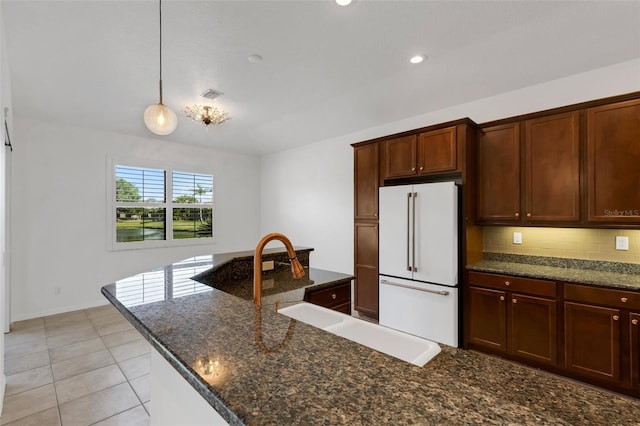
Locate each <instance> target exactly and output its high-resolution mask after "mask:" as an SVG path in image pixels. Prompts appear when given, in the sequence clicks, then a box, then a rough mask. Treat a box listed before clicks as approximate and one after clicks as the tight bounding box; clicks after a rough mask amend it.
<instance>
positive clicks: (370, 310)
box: [354, 222, 378, 319]
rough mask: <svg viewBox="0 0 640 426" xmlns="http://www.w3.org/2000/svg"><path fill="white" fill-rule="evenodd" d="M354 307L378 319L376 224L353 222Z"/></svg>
mask: <svg viewBox="0 0 640 426" xmlns="http://www.w3.org/2000/svg"><path fill="white" fill-rule="evenodd" d="M354 245H355V262H354V263H355V267H354V272H355V276H356V279H355V285H354V299H355V300H354V302H355V303H354V309H355V310H356V311H358V312H359V313H362V314H364V315H366V316H369V317H372V318H375V319H378V224H377V223H373V222H360V223H358V222H356V224H355V241H354Z"/></svg>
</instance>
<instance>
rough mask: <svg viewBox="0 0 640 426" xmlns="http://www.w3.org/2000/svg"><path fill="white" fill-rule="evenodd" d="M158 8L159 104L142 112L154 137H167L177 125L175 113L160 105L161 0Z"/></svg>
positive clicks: (145, 122)
mask: <svg viewBox="0 0 640 426" xmlns="http://www.w3.org/2000/svg"><path fill="white" fill-rule="evenodd" d="M158 3H159V6H160V102H159V103H157V104H155V105H149V106H148V107H147V109H145V110H144V124H145V125H146V126H147V128H148V129H149V130H150V131H151V132H153V133H155V134H156V135H161V136H164V135H169V134H171V133H173V131H174V130H175V129H176V126H177V125H178V117H177V116H176V113H175V112H173V111H172V110H171V109H170V108H168V107H167V106H165V105H164V104H163V103H162V0H158Z"/></svg>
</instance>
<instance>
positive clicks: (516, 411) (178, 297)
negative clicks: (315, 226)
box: [102, 254, 640, 425]
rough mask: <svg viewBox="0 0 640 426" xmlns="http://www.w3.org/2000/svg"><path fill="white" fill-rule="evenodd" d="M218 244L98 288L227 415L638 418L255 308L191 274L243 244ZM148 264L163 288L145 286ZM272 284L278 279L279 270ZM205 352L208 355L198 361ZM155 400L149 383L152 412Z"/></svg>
mask: <svg viewBox="0 0 640 426" xmlns="http://www.w3.org/2000/svg"><path fill="white" fill-rule="evenodd" d="M215 256H217V258H216V257H215ZM215 256H213V257H212V256H203V257H198V258H194V259H192V260H189V261H182V262H177V263H175V264H173V265H168V266H166V267H164V268H159V269H158V270H156V271H151V272H150V273H148V274H147V277H148V278H145V276H144V275H145V274H141V275H140V276H137V277H132V278H130V279H128V280H122V281H120V282H118V283H115V284H111V285H108V286H105V287H104V288H103V290H102V292H103V294H104V295H105V296H106V297H107V298H108V299H109V301H111V303H113V304H114V305H115V307H116V308H117V309H118V310H119V311H120V312H121V313H122V314H123V315H124V316H125V317H126V318H127V319H128V320H129V321H130V322H131V323H132V324H133V325H134V327H136V329H138V331H140V332H141V333H142V335H143V336H144V337H145V338H146V339H147V340H148V341H149V342H150V343H151V345H152V346H153V348H154V349H155V350H156V351H157V352H158V353H159V354H160V355H161V356H162V357H164V359H166V361H168V363H169V364H170V365H171V366H172V367H173V368H174V369H175V370H176V371H177V372H178V373H179V374H180V376H181V377H182V378H184V380H186V381H187V382H188V383H189V384H190V385H191V386H192V387H193V389H195V391H196V392H197V393H198V394H199V396H200V397H202V398H203V399H204V401H206V402H207V403H208V404H209V405H210V406H211V407H213V408H214V409H215V410H216V411H217V412H218V413H220V415H221V416H222V417H223V418H224V419H225V421H227V422H228V423H230V424H233V425H235V424H249V425H271V424H272V425H284V424H349V425H372V424H375V425H380V424H394V425H397V424H451V423H456V424H478V423H485V424H505V423H512V424H531V423H538V424H631V423H634V422H636V421H637V419H638V418H640V402H638V401H637V400H633V399H629V398H625V397H621V396H618V395H615V394H611V393H608V392H606V391H601V390H598V389H593V388H590V387H587V386H583V385H580V384H577V383H574V382H571V381H569V380H566V379H563V378H560V377H556V376H553V375H550V374H547V373H544V372H541V371H538V370H535V369H531V368H528V367H524V366H521V365H518V364H515V363H512V362H510V361H506V360H501V359H495V358H493V357H489V356H486V355H483V354H480V353H477V352H473V351H464V350H460V349H456V348H450V347H446V346H445V347H443V348H442V352H441V353H440V354H439V355H438V356H436V358H434V359H433V360H432V361H431V362H429V363H428V364H427V365H425V366H424V367H422V368H419V367H416V366H413V365H411V364H409V363H406V362H403V361H400V360H397V359H395V358H393V357H390V356H387V355H384V354H382V353H379V352H376V351H374V350H372V349H369V348H367V347H364V346H361V345H359V344H357V343H354V342H351V341H349V340H346V339H343V338H341V337H338V336H336V335H333V334H330V333H327V332H324V331H322V330H319V329H316V328H314V327H311V326H309V325H307V324H304V323H301V322H296V321H294V320H290V319H289V318H288V317H285V316H283V315H280V314H278V313H276V312H275V309H274V307H273V305H271V304H269V303H265V304H264V305H263V306H262V308H256V307H255V306H254V304H253V303H252V302H251V301H250V300H245V299H243V298H241V297H237V296H234V295H232V294H229V293H227V292H225V291H222V290H218V289H216V288H213V287H210V286H209V285H205V284H202V283H201V282H199V281H196V280H193V279H191V277H193V276H199V277H202V274H205V275H206V274H207V271H209V270H211V269H214V273H215V269H216V268H217V267H219V266H220V264H224V263H225V262H231V261H232V260H233V259H234V258H236V257H237V256H240V255H235V254H229V255H224V256H222V255H215ZM240 257H241V256H240ZM223 258H224V259H226V260H224V261H223V260H221V259H223ZM149 274H151V275H149ZM153 274H156V275H157V277H156V278H155V280H156V282H157V285H156V286H157V287H158V288H159V287H160V286H161V287H162V290H161V291H159V290H158V288H156V289H155V290H154V291H151V290H150V289H151V287H153V286H152V285H150V282H151V281H152V278H151V277H152V276H153ZM313 276H314V275H313V274H312V272H311V271H310V272H309V277H310V278H311V277H313ZM334 278H336V279H338V280H340V279H350V278H351V277H350V276H348V275H344V274H337V275H336V276H334ZM272 284H273V286H274V288H278V282H277V280H274V282H273V283H272ZM313 285H316V284H315V282H314V283H312V284H309V286H313ZM318 285H326V283H325V284H318ZM305 287H306V285H305ZM148 290H149V291H150V292H149V293H148V295H145V294H146V293H145V292H147V291H148ZM275 294H277V293H275ZM298 294H299V293H298ZM268 297H271V296H268ZM208 362H209V364H208V365H213V367H211V368H204V367H203V366H205V365H207V363H208ZM153 404H154V402H153V394H152V405H151V417H152V422H153V416H154V408H153V407H154V405H153Z"/></svg>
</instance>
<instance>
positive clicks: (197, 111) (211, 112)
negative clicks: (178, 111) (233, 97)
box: [183, 104, 231, 128]
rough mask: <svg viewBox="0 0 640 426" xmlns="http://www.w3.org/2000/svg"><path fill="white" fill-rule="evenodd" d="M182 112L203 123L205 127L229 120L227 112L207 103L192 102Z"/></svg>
mask: <svg viewBox="0 0 640 426" xmlns="http://www.w3.org/2000/svg"><path fill="white" fill-rule="evenodd" d="M183 112H184V113H185V115H186V116H187V117H188V118H190V119H192V120H193V121H197V122H199V123H202V124H204V125H205V126H207V128H208V127H209V125H210V124H211V125H214V126H215V125H218V124H222V123H224V122H225V121H227V120H231V117H229V114H227V113H226V112H224V111H223V110H221V109H220V108H217V107H214V106H209V105H196V104H194V105H193V106H188V107H186V108H185V109H184V110H183Z"/></svg>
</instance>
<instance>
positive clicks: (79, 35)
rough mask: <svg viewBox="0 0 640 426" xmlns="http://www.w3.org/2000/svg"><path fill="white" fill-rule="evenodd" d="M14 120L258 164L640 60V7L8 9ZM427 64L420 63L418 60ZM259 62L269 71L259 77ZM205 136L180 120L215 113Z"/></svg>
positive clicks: (49, 5)
mask: <svg viewBox="0 0 640 426" xmlns="http://www.w3.org/2000/svg"><path fill="white" fill-rule="evenodd" d="M2 11H3V15H4V24H5V36H6V40H7V47H8V54H9V63H10V71H11V81H12V92H13V109H14V110H13V113H14V115H15V116H25V117H38V118H39V119H42V120H46V121H52V122H57V123H61V124H68V125H73V126H80V127H88V128H95V129H101V130H107V131H114V132H119V133H125V134H132V135H139V136H147V137H159V138H160V137H161V138H167V139H169V140H172V141H175V142H178V143H182V144H195V145H203V146H208V147H213V148H221V149H225V150H233V151H238V152H244V153H251V154H256V155H262V154H266V153H270V152H275V151H279V150H283V149H287V148H291V147H295V146H299V145H304V144H308V143H312V142H316V141H321V140H324V139H328V138H332V137H336V136H340V135H344V134H348V133H352V132H356V131H358V130H362V129H366V128H369V127H374V126H378V125H381V124H385V123H389V122H393V121H396V120H400V119H403V118H407V117H412V116H416V115H420V114H424V113H427V112H430V111H435V110H438V109H442V108H445V107H448V106H452V105H457V104H461V103H464V102H469V101H472V100H475V99H480V98H484V97H487V96H492V95H496V94H499V93H503V92H507V91H510V90H515V89H518V88H522V87H527V86H531V85H534V84H537V83H541V82H544V81H549V80H553V79H557V78H561V77H564V76H568V75H572V74H576V73H580V72H584V71H588V70H592V69H595V68H599V67H603V66H607V65H611V64H615V63H619V62H623V61H627V60H632V59H636V58H639V57H640V1H621V2H615V1H510V2H502V1H416V0H414V1H398V0H389V1H372V0H354V2H353V3H352V4H351V5H350V6H347V7H341V6H338V5H336V4H335V2H334V1H333V0H322V1H311V0H307V1H304V0H299V1H269V0H263V1H241V0H234V1H177V0H174V1H171V0H165V1H163V5H162V18H163V44H164V47H163V84H164V103H165V104H166V105H168V106H169V107H171V108H172V109H173V110H174V111H176V113H177V114H178V117H179V118H178V119H179V121H178V128H177V130H176V131H175V132H174V133H173V134H171V135H170V136H155V135H152V134H151V133H150V132H149V131H148V130H147V129H146V127H145V126H144V124H143V121H142V114H143V111H144V109H145V108H146V107H147V106H148V105H150V104H154V103H157V102H158V78H159V75H158V74H159V72H158V65H159V63H158V62H159V61H158V3H157V1H144V0H131V1H127V0H120V1H117V0H111V1H99V0H84V1H77V0H76V1H51V0H49V1H31V0H3V1H2ZM415 53H423V54H426V55H427V56H428V59H427V60H426V61H425V62H423V63H422V64H419V65H412V64H410V63H409V62H408V59H409V57H410V56H412V55H413V54H415ZM251 54H259V55H261V56H262V57H263V58H264V60H263V61H262V62H260V63H252V62H250V61H249V60H248V56H249V55H251ZM208 88H213V89H216V90H219V91H222V92H224V95H223V96H221V97H220V98H218V99H217V100H215V101H213V105H216V106H219V107H222V108H223V109H225V110H227V111H228V112H229V114H230V115H231V117H232V120H230V121H228V122H227V123H225V124H223V125H221V126H219V127H213V128H209V129H205V127H204V126H203V125H199V124H196V123H194V122H192V121H189V120H188V119H187V118H186V117H185V116H184V114H182V112H181V110H182V109H183V108H184V107H185V106H187V105H190V104H193V103H196V102H197V103H211V101H208V100H206V99H203V98H200V97H199V95H200V94H201V93H202V92H204V91H205V90H206V89H208Z"/></svg>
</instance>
